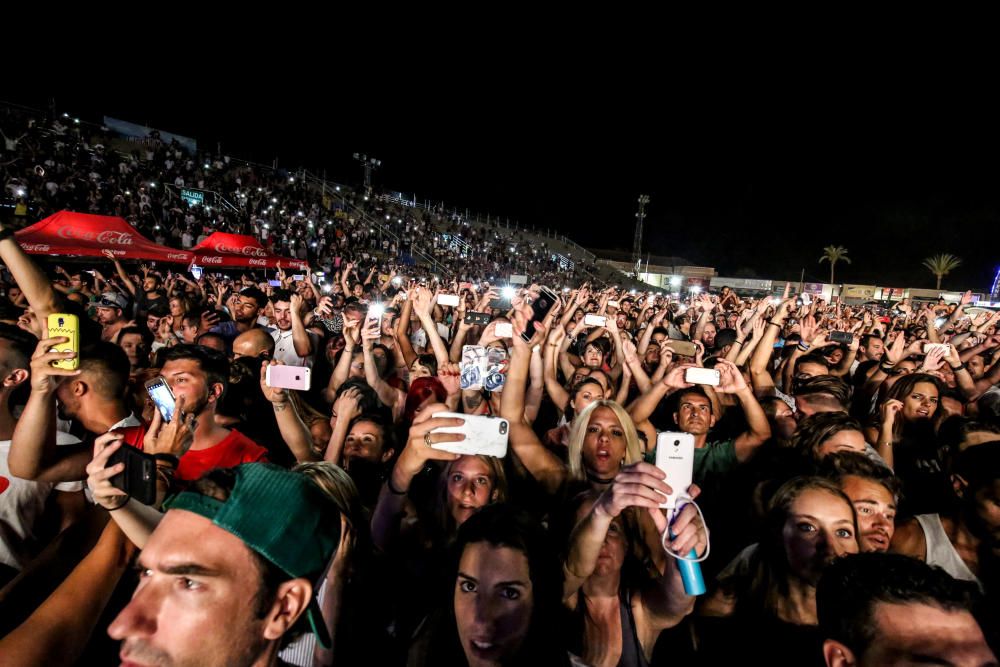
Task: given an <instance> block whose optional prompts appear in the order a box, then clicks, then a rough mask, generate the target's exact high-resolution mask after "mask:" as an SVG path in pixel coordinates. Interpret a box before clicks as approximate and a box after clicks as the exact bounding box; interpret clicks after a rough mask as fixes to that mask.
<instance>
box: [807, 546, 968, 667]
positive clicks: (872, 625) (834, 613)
mask: <svg viewBox="0 0 1000 667" xmlns="http://www.w3.org/2000/svg"><path fill="white" fill-rule="evenodd" d="M977 599H978V591H977V590H976V587H975V584H972V583H970V582H964V581H959V580H957V579H954V578H952V577H951V576H950V575H948V573H946V572H945V571H944V570H942V569H941V568H938V567H932V566H930V565H927V564H926V563H924V562H923V561H920V560H917V559H916V558H911V557H909V556H903V555H901V554H892V553H879V552H871V553H859V554H853V555H849V556H845V557H844V558H837V559H835V561H834V562H833V563H831V564H830V565H829V566H828V567H827V568H826V569H825V570H824V572H823V576H822V577H821V578H820V581H819V585H818V586H817V588H816V612H817V616H818V618H819V629H820V632H821V633H822V635H821V637H822V638H823V639H833V640H836V641H838V642H840V643H841V644H843V645H844V646H846V647H848V648H849V649H851V651H852V652H853V653H854V654H855V658H857V659H858V660H860V661H862V662H863V660H861V659H862V657H863V656H864V654H865V651H867V650H868V647H869V646H870V645H871V643H872V641H873V640H874V639H875V637H876V636H877V635H878V633H879V626H878V623H876V621H875V611H876V607H877V605H878V604H879V603H882V604H902V605H905V604H920V605H929V606H932V607H937V608H938V609H943V610H945V611H965V612H969V613H970V614H971V613H972V608H973V606H974V605H975V603H976V602H977Z"/></svg>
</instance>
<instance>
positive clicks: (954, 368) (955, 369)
mask: <svg viewBox="0 0 1000 667" xmlns="http://www.w3.org/2000/svg"><path fill="white" fill-rule="evenodd" d="M964 370H968V369H967V368H966V367H965V363H964V362H963V363H960V364H959V365H958V366H952V367H951V371H952V372H953V373H957V372H959V371H964Z"/></svg>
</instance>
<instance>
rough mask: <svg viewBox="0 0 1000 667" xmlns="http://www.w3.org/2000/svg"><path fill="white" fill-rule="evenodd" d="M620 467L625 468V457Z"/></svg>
mask: <svg viewBox="0 0 1000 667" xmlns="http://www.w3.org/2000/svg"><path fill="white" fill-rule="evenodd" d="M618 466H619V467H621V468H624V467H625V457H624V456H623V457H622V461H621V463H619V464H618Z"/></svg>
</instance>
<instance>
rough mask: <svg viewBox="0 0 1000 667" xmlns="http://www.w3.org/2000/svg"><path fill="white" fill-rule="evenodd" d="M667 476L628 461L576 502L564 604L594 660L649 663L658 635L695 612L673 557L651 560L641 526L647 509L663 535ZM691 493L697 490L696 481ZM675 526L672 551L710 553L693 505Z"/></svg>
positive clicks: (575, 639) (575, 637)
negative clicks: (653, 564)
mask: <svg viewBox="0 0 1000 667" xmlns="http://www.w3.org/2000/svg"><path fill="white" fill-rule="evenodd" d="M665 478H666V475H665V473H664V472H663V471H662V470H661V469H660V468H658V467H656V466H654V465H651V464H649V463H644V462H639V463H635V464H632V465H627V466H625V467H623V468H622V469H621V470H620V471H619V473H618V474H617V475H616V476H615V478H614V480H613V481H612V482H611V484H610V485H609V486H608V488H607V489H605V490H604V491H603V492H601V493H595V492H594V491H588V492H585V493H583V494H581V495H579V496H577V497H576V498H575V499H574V501H573V502H572V503H571V504H570V509H571V510H572V511H573V512H574V515H573V519H574V520H575V524H576V525H575V527H574V528H573V531H572V534H571V536H570V539H569V551H568V554H567V556H566V561H565V564H564V565H563V571H564V574H565V576H566V580H565V584H564V587H563V602H564V604H565V605H566V606H567V607H568V608H569V609H570V610H571V612H572V620H573V626H572V628H571V635H570V641H571V643H570V648H571V649H572V650H573V651H574V653H577V654H578V655H580V657H581V658H582V659H583V661H584V662H585V663H586V664H588V665H594V666H595V667H598V666H599V667H604V666H607V667H612V666H614V665H624V666H628V667H633V666H645V665H648V664H649V662H650V660H652V657H653V647H654V646H655V645H656V640H657V639H658V638H659V636H660V633H661V632H662V631H663V630H665V629H667V628H671V627H673V626H675V625H677V624H678V623H679V622H680V621H681V620H682V619H683V618H684V617H685V616H686V615H688V614H690V613H691V611H692V610H693V609H694V597H693V596H690V595H688V594H687V593H686V592H685V590H684V582H683V580H682V578H681V575H680V571H679V569H678V567H677V564H676V563H675V560H674V558H671V557H666V558H664V557H663V556H662V554H658V555H659V558H656V559H653V558H651V556H650V550H649V548H648V546H647V545H648V543H647V541H646V540H645V539H644V536H643V531H642V529H641V527H640V518H641V517H642V515H643V514H645V515H647V517H648V518H650V519H652V523H653V524H654V525H655V526H656V530H657V533H658V534H661V535H662V534H663V533H664V532H666V531H667V527H668V524H667V517H666V516H664V514H663V510H661V509H660V504H661V503H662V502H664V501H665V500H666V497H667V494H669V493H671V492H672V489H671V487H670V486H669V485H668V484H667V483H666V481H665ZM688 492H689V493H690V495H691V496H692V497H695V496H697V495H698V489H697V487H694V486H692V487H691V488H690V489H688ZM670 531H671V532H672V533H673V535H674V537H673V538H669V537H668V539H667V540H665V542H664V547H665V548H666V549H668V550H669V551H671V552H673V553H674V554H676V555H679V556H682V557H683V556H687V555H688V554H690V553H691V552H692V550H693V551H694V552H695V553H697V554H704V552H705V548H706V546H707V531H706V530H705V526H704V524H703V523H702V521H701V519H700V517H699V515H698V512H697V510H696V509H695V507H694V506H693V505H690V504H688V505H685V506H684V507H683V508H682V509H681V511H680V512H679V513H678V515H677V518H676V519H675V520H674V521H673V522H672V523H671V525H670ZM650 562H657V567H652V568H651V567H648V566H647V565H646V563H650ZM657 568H659V569H657Z"/></svg>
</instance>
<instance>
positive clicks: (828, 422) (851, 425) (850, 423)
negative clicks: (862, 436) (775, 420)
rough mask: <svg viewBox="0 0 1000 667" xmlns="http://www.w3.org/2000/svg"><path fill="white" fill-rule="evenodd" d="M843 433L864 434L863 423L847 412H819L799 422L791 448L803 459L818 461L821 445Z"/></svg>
mask: <svg viewBox="0 0 1000 667" xmlns="http://www.w3.org/2000/svg"><path fill="white" fill-rule="evenodd" d="M841 431H858V432H861V433H864V431H863V430H862V428H861V422H859V421H858V420H857V419H855V418H854V417H851V416H849V415H848V414H847V413H846V412H818V413H816V414H814V415H810V416H808V417H806V418H805V419H803V420H802V421H800V422H799V427H798V428H797V429H796V430H795V435H793V436H792V442H791V446H792V447H793V448H794V449H795V450H796V451H798V452H799V454H801V455H802V456H803V457H805V458H807V459H809V458H811V459H814V460H818V459H819V455H818V453H817V450H819V447H820V445H822V444H823V442H824V441H825V440H827V439H828V438H831V437H833V436H834V435H836V434H837V433H840V432H841Z"/></svg>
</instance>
